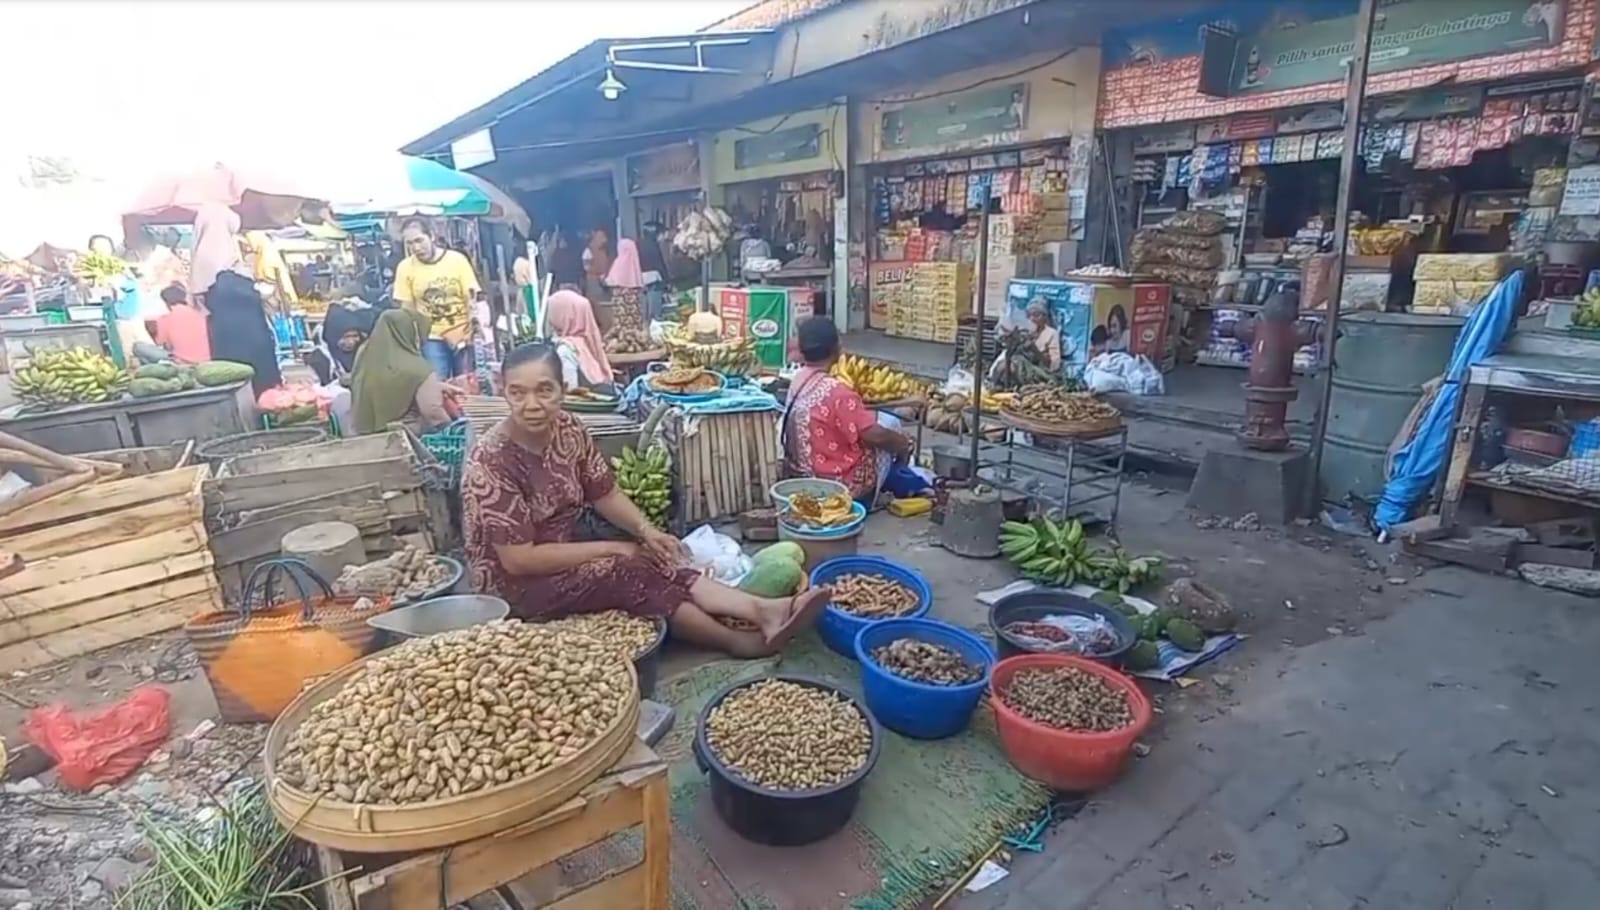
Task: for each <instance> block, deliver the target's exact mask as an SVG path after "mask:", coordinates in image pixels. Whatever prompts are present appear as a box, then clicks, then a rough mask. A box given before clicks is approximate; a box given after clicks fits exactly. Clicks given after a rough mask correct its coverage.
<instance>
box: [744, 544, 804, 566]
mask: <svg viewBox="0 0 1600 910" xmlns="http://www.w3.org/2000/svg"><path fill="white" fill-rule="evenodd" d="M753 558H754V559H755V561H756V564H757V565H760V564H761V563H762V562H763V561H765V560H768V559H787V560H789V561H790V562H792V563H794V564H795V565H801V566H803V565H805V562H806V551H805V550H804V549H803V548H802V547H801V546H800V545H799V544H797V543H795V542H794V541H792V540H781V541H779V542H777V543H775V544H773V545H771V546H769V547H762V548H761V549H760V550H757V551H756V555H755V556H754V557H753Z"/></svg>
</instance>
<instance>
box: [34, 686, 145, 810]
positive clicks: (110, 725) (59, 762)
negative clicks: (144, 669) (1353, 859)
mask: <svg viewBox="0 0 1600 910" xmlns="http://www.w3.org/2000/svg"><path fill="white" fill-rule="evenodd" d="M170 701H171V697H170V696H169V695H168V694H167V690H166V689H163V688H161V687H160V686H140V687H139V688H137V689H135V690H133V691H132V692H131V693H129V695H128V697H127V698H124V699H123V700H122V701H119V702H117V703H116V704H114V705H111V706H110V707H106V708H101V709H99V710H96V711H90V712H83V713H80V714H74V713H73V712H72V711H71V710H70V709H69V708H68V707H67V706H66V705H46V706H45V707H43V708H38V709H36V710H34V712H33V713H32V714H29V715H28V720H27V722H26V723H25V724H24V725H23V732H25V733H26V734H27V735H28V739H30V740H32V741H33V744H34V745H36V746H38V747H39V748H41V749H43V750H44V751H45V752H46V753H47V754H49V755H50V756H51V757H52V758H54V759H55V760H56V773H57V774H59V775H60V777H61V782H62V783H64V784H66V785H67V786H68V787H70V788H72V789H74V790H92V789H94V788H95V787H97V786H99V785H101V784H114V783H116V782H117V781H119V780H122V779H123V778H124V777H127V776H128V775H129V774H132V773H133V772H134V771H136V770H138V768H139V766H140V765H142V764H144V760H145V759H146V758H149V757H150V753H152V752H154V751H155V750H156V748H157V747H159V746H160V745H161V744H162V743H164V742H166V741H167V736H168V735H169V734H170V733H171V730H172V717H171V714H170V713H169V711H168V704H169V703H170Z"/></svg>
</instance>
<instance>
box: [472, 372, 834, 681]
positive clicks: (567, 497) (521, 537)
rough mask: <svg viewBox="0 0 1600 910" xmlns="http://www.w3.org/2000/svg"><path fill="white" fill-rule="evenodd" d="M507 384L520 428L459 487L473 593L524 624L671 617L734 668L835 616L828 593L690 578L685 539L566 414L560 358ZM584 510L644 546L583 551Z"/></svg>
mask: <svg viewBox="0 0 1600 910" xmlns="http://www.w3.org/2000/svg"><path fill="white" fill-rule="evenodd" d="M501 378H502V386H503V389H504V395H505V399H506V403H507V404H508V405H509V406H510V411H511V413H510V416H509V417H507V418H506V419H505V420H502V421H501V422H500V423H499V424H497V425H496V426H494V427H493V428H492V429H490V430H488V431H487V432H486V433H485V434H484V436H483V437H482V438H481V439H480V440H479V441H478V443H477V444H476V445H475V446H473V448H472V451H471V452H470V453H469V454H468V456H467V462H466V466H465V469H464V471H463V475H462V479H461V511H462V519H463V523H464V524H465V527H466V555H467V562H468V565H469V567H470V572H471V581H472V588H473V590H475V591H480V592H483V593H485V594H493V595H495V596H498V597H502V598H504V599H505V600H506V601H507V602H508V603H510V605H511V612H512V613H513V614H514V615H516V616H519V617H522V618H524V619H535V618H546V617H551V618H553V617H557V616H562V615H566V614H571V613H590V612H597V611H602V610H611V609H623V610H626V611H628V612H629V613H633V614H636V615H639V616H661V617H665V618H666V620H667V624H668V626H669V628H670V629H671V630H672V634H673V636H674V637H675V638H678V639H681V640H685V641H689V642H691V643H693V644H696V645H700V646H703V647H708V648H715V649H717V650H720V651H724V652H727V653H729V654H732V655H734V656H736V657H760V656H765V655H768V654H773V653H775V652H777V650H778V649H779V648H781V647H782V646H783V645H784V644H785V643H787V642H788V641H789V640H790V639H791V638H792V637H794V635H795V634H796V633H797V632H799V631H800V630H802V629H804V628H806V627H807V626H809V625H811V624H812V623H813V622H814V621H815V620H816V618H817V615H818V614H819V613H820V612H821V611H822V608H823V607H824V606H826V605H827V602H828V599H829V597H830V596H831V591H830V589H828V588H827V587H826V586H822V587H819V588H813V589H812V590H810V591H808V592H806V593H804V594H800V595H797V596H795V597H793V598H776V599H775V598H764V597H755V596H753V595H750V594H746V593H744V592H743V591H739V590H737V589H735V588H730V587H727V586H726V585H723V584H720V583H718V582H716V581H713V580H711V579H709V578H706V577H704V576H703V575H701V574H700V573H699V572H696V571H694V570H692V569H689V568H686V567H685V565H684V562H683V550H682V548H681V546H680V544H679V542H678V540H677V538H675V537H673V536H672V535H671V534H668V533H666V532H665V531H661V530H658V529H656V528H655V527H653V526H652V525H651V524H650V523H649V522H648V521H646V520H645V517H644V515H643V514H642V513H640V511H639V509H638V507H637V506H635V505H634V504H633V502H632V501H631V500H629V499H628V497H627V496H626V495H624V494H623V492H622V491H621V490H620V489H618V487H617V483H616V478H615V477H614V476H613V475H612V472H611V467H610V466H609V465H608V464H607V463H606V458H605V456H604V455H603V454H602V453H601V452H600V449H599V448H598V447H597V446H596V445H595V443H594V440H593V439H591V438H590V436H589V431H588V430H587V429H586V428H585V427H584V425H583V423H581V422H580V421H579V420H578V419H577V418H575V417H573V416H572V415H571V414H569V413H567V412H566V411H563V410H562V409H561V402H562V399H563V397H564V396H565V393H566V388H565V384H564V383H563V382H562V379H561V359H560V357H559V356H558V355H557V354H556V350H555V348H554V347H553V346H551V345H549V344H544V343H531V344H524V345H521V346H519V347H517V348H515V349H513V350H512V351H511V353H510V354H508V355H507V356H506V359H505V362H504V364H503V365H502V367H501ZM585 506H592V507H593V508H594V510H595V511H596V512H597V513H599V515H600V517H602V518H604V519H605V520H606V521H608V522H610V523H611V524H613V525H615V526H616V527H618V528H620V529H622V530H623V531H624V532H626V533H627V534H629V535H630V536H632V537H633V538H634V540H633V541H591V542H580V541H577V540H574V537H575V531H576V529H577V526H578V519H579V517H580V515H581V514H582V512H583V509H584V507H585ZM716 617H730V618H734V619H739V620H743V621H744V622H746V623H749V624H751V625H753V626H754V627H755V631H739V630H735V629H730V628H728V627H727V626H725V625H723V624H722V623H721V622H719V621H718V620H717V619H716Z"/></svg>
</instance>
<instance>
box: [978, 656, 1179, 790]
mask: <svg viewBox="0 0 1600 910" xmlns="http://www.w3.org/2000/svg"><path fill="white" fill-rule="evenodd" d="M1051 667H1075V668H1077V669H1079V670H1082V671H1083V672H1085V673H1093V674H1094V675H1096V676H1098V677H1100V678H1102V679H1104V680H1106V681H1107V682H1109V683H1111V684H1112V685H1114V686H1116V687H1118V688H1120V689H1121V690H1122V691H1123V692H1125V693H1127V696H1128V707H1129V708H1130V709H1132V711H1133V723H1131V724H1129V725H1128V726H1126V727H1123V728H1122V729H1120V730H1112V731H1110V732H1107V733H1077V732H1073V731H1071V730H1058V729H1056V728H1055V727H1049V726H1046V725H1044V724H1041V723H1036V722H1034V721H1031V720H1028V719H1027V718H1026V717H1023V716H1022V715H1021V714H1018V713H1017V712H1016V711H1014V710H1012V709H1011V708H1010V707H1008V706H1007V705H1006V703H1005V699H1004V697H1002V695H1001V693H1002V692H1004V691H1006V688H1007V687H1008V686H1010V685H1011V678H1012V677H1014V676H1016V675H1017V673H1018V672H1020V671H1022V670H1042V669H1049V668H1051ZM989 701H990V704H992V705H993V706H994V719H995V729H996V731H997V732H998V733H999V734H1000V750H1001V751H1002V752H1004V753H1005V754H1006V758H1009V759H1011V763H1012V764H1013V765H1016V767H1017V770H1018V771H1021V772H1022V773H1023V774H1026V775H1028V776H1029V777H1031V778H1033V779H1034V780H1037V781H1041V782H1043V783H1046V784H1049V785H1050V786H1052V787H1054V788H1056V789H1057V790H1070V791H1078V792H1082V791H1088V790H1098V789H1100V788H1101V787H1104V786H1105V785H1107V784H1109V783H1111V782H1112V781H1114V780H1116V779H1117V776H1118V775H1119V774H1121V773H1122V769H1123V766H1125V765H1126V764H1127V762H1128V756H1130V755H1132V754H1133V743H1134V741H1135V740H1137V739H1138V738H1139V737H1140V736H1142V735H1143V734H1144V731H1145V730H1146V729H1147V728H1148V727H1149V726H1150V717H1151V710H1150V699H1148V698H1146V697H1145V694H1144V693H1143V692H1141V691H1140V690H1139V686H1138V684H1137V683H1135V682H1134V681H1133V680H1132V679H1130V678H1129V677H1127V676H1124V675H1122V674H1121V673H1120V672H1118V671H1116V670H1113V669H1111V668H1110V667H1107V666H1106V665H1104V664H1101V663H1097V662H1095V661H1092V660H1088V659H1086V658H1082V657H1076V656H1073V655H1070V654H1020V655H1018V656H1016V657H1008V658H1006V659H1005V660H1002V661H1000V662H999V663H997V664H995V665H994V670H993V671H992V672H991V674H990V677H989Z"/></svg>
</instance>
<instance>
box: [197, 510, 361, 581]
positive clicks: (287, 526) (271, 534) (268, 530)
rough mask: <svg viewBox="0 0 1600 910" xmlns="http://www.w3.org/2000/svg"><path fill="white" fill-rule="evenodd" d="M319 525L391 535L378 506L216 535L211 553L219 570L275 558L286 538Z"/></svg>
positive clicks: (271, 521) (292, 516) (281, 519)
mask: <svg viewBox="0 0 1600 910" xmlns="http://www.w3.org/2000/svg"><path fill="white" fill-rule="evenodd" d="M319 521H343V522H348V523H350V524H353V525H355V526H356V528H357V529H359V530H360V531H361V532H362V534H363V535H365V534H368V533H371V534H374V535H383V534H388V533H389V515H388V513H387V512H385V511H384V509H383V506H382V505H379V504H376V503H374V504H373V505H371V506H367V507H363V508H358V509H305V510H302V511H299V512H290V513H288V514H286V515H279V516H277V517H275V518H268V519H266V520H263V521H254V522H251V523H250V524H247V525H244V526H242V527H238V528H234V529H233V530H231V531H222V532H220V533H217V534H213V535H211V552H212V553H213V554H215V555H216V557H217V565H219V566H231V565H233V564H234V563H237V562H243V561H244V560H247V559H257V558H260V557H262V556H274V555H277V553H278V552H279V551H280V550H281V549H282V546H281V545H282V542H283V535H285V534H287V533H289V532H290V531H293V530H294V529H295V528H303V527H305V526H306V525H309V524H316V523H317V522H319Z"/></svg>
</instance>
